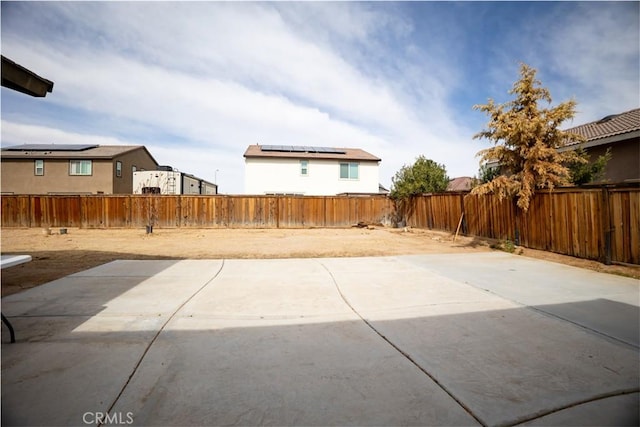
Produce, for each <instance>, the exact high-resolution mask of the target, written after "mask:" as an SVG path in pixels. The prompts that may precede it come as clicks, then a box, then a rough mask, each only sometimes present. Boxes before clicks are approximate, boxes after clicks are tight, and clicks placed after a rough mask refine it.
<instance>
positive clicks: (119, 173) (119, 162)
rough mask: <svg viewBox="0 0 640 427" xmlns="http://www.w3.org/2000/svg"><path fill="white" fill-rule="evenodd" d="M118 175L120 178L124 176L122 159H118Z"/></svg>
mask: <svg viewBox="0 0 640 427" xmlns="http://www.w3.org/2000/svg"><path fill="white" fill-rule="evenodd" d="M116 176H117V177H118V178H121V177H122V162H121V161H119V160H118V161H116Z"/></svg>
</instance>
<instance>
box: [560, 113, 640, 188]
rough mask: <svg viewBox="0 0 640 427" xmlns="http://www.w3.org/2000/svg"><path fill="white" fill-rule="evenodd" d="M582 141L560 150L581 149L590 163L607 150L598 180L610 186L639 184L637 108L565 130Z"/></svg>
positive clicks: (639, 162)
mask: <svg viewBox="0 0 640 427" xmlns="http://www.w3.org/2000/svg"><path fill="white" fill-rule="evenodd" d="M566 132H572V133H576V134H578V135H581V136H583V137H584V138H586V141H585V142H581V143H574V144H570V145H567V146H566V147H563V148H562V149H561V150H567V149H569V150H571V149H576V148H578V147H582V148H584V149H585V151H587V153H589V155H590V156H591V161H594V160H595V159H597V158H598V157H599V156H601V155H603V154H604V153H605V152H606V151H607V149H608V148H611V160H609V163H607V167H606V170H605V176H604V178H603V179H602V181H606V182H611V183H622V182H639V181H640V108H636V109H635V110H630V111H626V112H624V113H620V114H613V115H610V116H606V117H604V118H603V119H600V120H598V121H595V122H591V123H587V124H584V125H580V126H576V127H573V128H571V129H566Z"/></svg>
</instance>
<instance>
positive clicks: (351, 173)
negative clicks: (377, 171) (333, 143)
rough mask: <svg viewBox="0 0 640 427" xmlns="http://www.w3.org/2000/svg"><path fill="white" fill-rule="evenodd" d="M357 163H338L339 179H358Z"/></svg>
mask: <svg viewBox="0 0 640 427" xmlns="http://www.w3.org/2000/svg"><path fill="white" fill-rule="evenodd" d="M358 167H359V164H358V163H340V179H358Z"/></svg>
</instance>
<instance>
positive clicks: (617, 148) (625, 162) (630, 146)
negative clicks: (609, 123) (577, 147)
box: [586, 138, 640, 183]
mask: <svg viewBox="0 0 640 427" xmlns="http://www.w3.org/2000/svg"><path fill="white" fill-rule="evenodd" d="M607 148H611V160H609V162H608V163H607V167H606V170H605V175H604V178H603V180H604V181H606V182H611V183H621V182H624V181H631V180H640V138H634V139H627V140H625V141H618V142H615V143H613V144H605V145H598V146H595V147H589V148H588V149H587V150H586V151H587V153H589V156H591V157H590V162H593V161H595V160H596V159H597V158H598V157H599V156H602V155H604V153H605V152H606V151H607Z"/></svg>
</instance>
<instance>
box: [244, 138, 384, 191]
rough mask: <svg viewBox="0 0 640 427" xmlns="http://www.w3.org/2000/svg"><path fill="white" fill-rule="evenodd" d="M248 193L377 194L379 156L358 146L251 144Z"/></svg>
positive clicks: (247, 154) (246, 161)
mask: <svg viewBox="0 0 640 427" xmlns="http://www.w3.org/2000/svg"><path fill="white" fill-rule="evenodd" d="M244 158H245V193H246V194H293V195H305V196H330V195H336V194H345V193H349V194H377V193H378V192H379V181H378V178H379V173H378V167H379V163H380V159H379V158H378V157H376V156H374V155H373V154H370V153H367V152H366V151H364V150H361V149H359V148H333V147H306V146H291V145H250V146H249V147H248V148H247V150H246V151H245V153H244Z"/></svg>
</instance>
